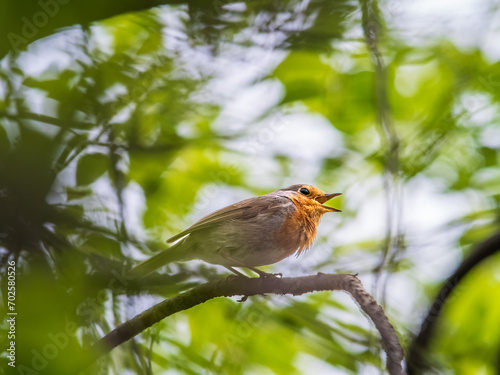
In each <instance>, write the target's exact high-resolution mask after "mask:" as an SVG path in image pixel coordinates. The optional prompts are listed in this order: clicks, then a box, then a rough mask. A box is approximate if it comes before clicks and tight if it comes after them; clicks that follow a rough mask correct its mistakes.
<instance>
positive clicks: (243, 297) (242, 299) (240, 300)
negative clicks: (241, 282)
mask: <svg viewBox="0 0 500 375" xmlns="http://www.w3.org/2000/svg"><path fill="white" fill-rule="evenodd" d="M247 299H248V296H241V298H240V299H239V300H237V302H245V301H246V300H247Z"/></svg>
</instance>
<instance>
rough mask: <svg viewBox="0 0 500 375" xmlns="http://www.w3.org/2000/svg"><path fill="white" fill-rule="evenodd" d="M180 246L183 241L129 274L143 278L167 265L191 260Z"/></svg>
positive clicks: (141, 264)
mask: <svg viewBox="0 0 500 375" xmlns="http://www.w3.org/2000/svg"><path fill="white" fill-rule="evenodd" d="M180 244H182V241H181V242H178V243H176V244H175V245H173V246H171V247H169V248H168V249H165V250H163V251H161V252H159V253H158V254H156V255H154V256H152V257H151V258H149V259H146V260H145V261H143V262H141V263H139V264H138V265H137V266H135V267H133V268H132V269H130V270H129V271H128V274H129V275H131V276H134V277H138V278H143V277H146V276H147V275H149V274H150V273H151V272H153V271H155V270H157V269H158V268H160V267H162V266H164V265H165V264H167V263H171V262H178V261H183V260H189V259H190V258H189V257H187V256H186V255H187V252H186V251H185V249H182V246H180Z"/></svg>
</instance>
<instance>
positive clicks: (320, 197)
mask: <svg viewBox="0 0 500 375" xmlns="http://www.w3.org/2000/svg"><path fill="white" fill-rule="evenodd" d="M278 191H285V192H288V191H290V192H293V193H292V194H293V195H294V197H295V198H296V199H300V200H302V198H305V199H310V200H312V201H314V202H315V203H316V204H318V203H319V205H320V206H321V207H323V208H324V209H326V210H328V211H335V212H342V211H341V210H338V209H336V208H333V207H329V206H324V205H323V203H325V202H327V201H329V200H330V199H332V198H334V197H337V196H339V195H342V193H333V194H326V193H325V192H324V191H322V190H320V189H318V188H317V187H314V186H312V185H305V184H297V185H292V186H288V187H286V188H284V189H279V190H278ZM295 193H296V194H298V195H296V194H295ZM311 203H312V202H311Z"/></svg>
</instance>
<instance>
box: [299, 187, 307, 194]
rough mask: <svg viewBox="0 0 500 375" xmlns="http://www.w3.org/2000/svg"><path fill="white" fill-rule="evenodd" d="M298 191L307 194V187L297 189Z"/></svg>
mask: <svg viewBox="0 0 500 375" xmlns="http://www.w3.org/2000/svg"><path fill="white" fill-rule="evenodd" d="M299 192H301V193H302V194H304V195H309V189H307V188H301V189H300V190H299Z"/></svg>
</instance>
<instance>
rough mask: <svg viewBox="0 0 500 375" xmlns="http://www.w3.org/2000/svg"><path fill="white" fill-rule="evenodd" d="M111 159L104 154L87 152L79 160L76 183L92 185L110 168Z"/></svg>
mask: <svg viewBox="0 0 500 375" xmlns="http://www.w3.org/2000/svg"><path fill="white" fill-rule="evenodd" d="M108 166H109V160H108V157H107V156H106V155H104V154H99V153H96V154H86V155H83V156H82V157H81V158H80V160H79V161H78V167H77V168H76V184H77V185H90V184H91V183H93V182H94V181H95V180H97V179H98V178H99V177H101V176H102V175H103V174H104V172H106V171H107V170H108Z"/></svg>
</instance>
